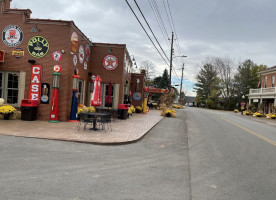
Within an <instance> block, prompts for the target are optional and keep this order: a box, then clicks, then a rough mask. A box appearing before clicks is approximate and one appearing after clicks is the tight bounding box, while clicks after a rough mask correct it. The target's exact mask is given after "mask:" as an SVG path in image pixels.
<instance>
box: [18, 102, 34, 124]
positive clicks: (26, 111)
mask: <svg viewBox="0 0 276 200" xmlns="http://www.w3.org/2000/svg"><path fill="white" fill-rule="evenodd" d="M37 107H38V101H37V100H31V99H22V101H21V105H20V109H21V120H24V121H34V120H36V114H37Z"/></svg>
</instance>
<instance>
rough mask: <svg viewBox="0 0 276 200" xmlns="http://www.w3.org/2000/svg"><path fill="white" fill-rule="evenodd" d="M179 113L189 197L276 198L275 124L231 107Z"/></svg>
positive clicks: (197, 109)
mask: <svg viewBox="0 0 276 200" xmlns="http://www.w3.org/2000/svg"><path fill="white" fill-rule="evenodd" d="M185 112H186V116H187V121H186V123H187V124H188V136H189V155H190V168H191V190H192V195H191V196H192V199H204V200H207V199H208V200H209V199H210V200H226V199H227V200H228V199H229V200H253V199H254V200H275V199H276V192H275V189H276V126H272V125H269V124H266V123H262V122H257V121H255V120H253V119H252V117H246V116H242V115H240V114H235V113H233V112H223V111H213V110H206V109H199V108H188V109H186V110H185ZM274 124H275V123H274Z"/></svg>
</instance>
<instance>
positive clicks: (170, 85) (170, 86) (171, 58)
mask: <svg viewBox="0 0 276 200" xmlns="http://www.w3.org/2000/svg"><path fill="white" fill-rule="evenodd" d="M173 36H174V35H173V32H172V39H171V57H170V83H169V89H171V88H172V60H173Z"/></svg>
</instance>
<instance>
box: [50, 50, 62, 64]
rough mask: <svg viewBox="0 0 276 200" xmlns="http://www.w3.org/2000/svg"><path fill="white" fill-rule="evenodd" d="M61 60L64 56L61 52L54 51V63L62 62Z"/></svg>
mask: <svg viewBox="0 0 276 200" xmlns="http://www.w3.org/2000/svg"><path fill="white" fill-rule="evenodd" d="M61 58H62V54H61V52H60V51H54V52H53V53H52V59H53V60H54V61H57V62H58V61H61Z"/></svg>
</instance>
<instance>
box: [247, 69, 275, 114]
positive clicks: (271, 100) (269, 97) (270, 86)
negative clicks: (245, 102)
mask: <svg viewBox="0 0 276 200" xmlns="http://www.w3.org/2000/svg"><path fill="white" fill-rule="evenodd" d="M260 75H261V88H257V89H253V88H252V89H250V91H249V95H248V98H249V104H252V103H254V104H257V105H262V107H263V113H264V114H268V113H271V112H273V108H274V109H275V108H276V87H275V77H276V66H274V67H270V68H268V69H266V70H264V71H261V72H260ZM274 112H275V111H274Z"/></svg>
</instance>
